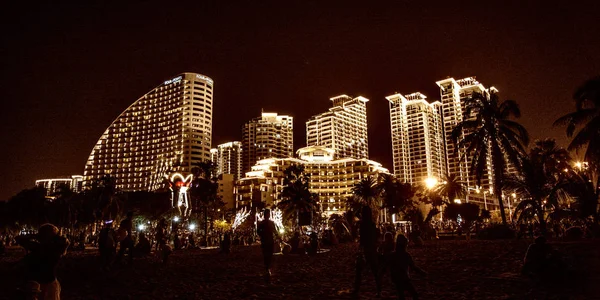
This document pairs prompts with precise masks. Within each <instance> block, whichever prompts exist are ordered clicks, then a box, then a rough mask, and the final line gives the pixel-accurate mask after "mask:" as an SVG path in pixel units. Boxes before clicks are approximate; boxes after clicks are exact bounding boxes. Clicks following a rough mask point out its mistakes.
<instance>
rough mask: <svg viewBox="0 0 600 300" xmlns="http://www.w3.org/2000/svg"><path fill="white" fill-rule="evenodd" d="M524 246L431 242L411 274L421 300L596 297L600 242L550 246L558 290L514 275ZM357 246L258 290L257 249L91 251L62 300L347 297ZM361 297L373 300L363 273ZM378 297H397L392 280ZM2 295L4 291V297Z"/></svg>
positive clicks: (78, 256)
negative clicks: (559, 272) (116, 255)
mask: <svg viewBox="0 0 600 300" xmlns="http://www.w3.org/2000/svg"><path fill="white" fill-rule="evenodd" d="M527 245H528V242H527V241H477V240H472V241H433V242H428V243H427V244H426V246H425V247H423V248H412V249H409V251H410V252H411V253H412V254H413V256H414V258H415V260H416V263H417V264H418V265H419V266H421V267H422V268H423V269H425V270H426V271H427V272H428V273H429V275H428V276H427V277H421V276H417V275H415V276H413V279H414V283H415V286H416V288H417V290H418V291H419V292H420V293H421V295H422V299H600V286H599V285H598V282H600V281H599V280H600V259H599V258H600V250H599V249H600V247H599V246H600V241H598V240H588V241H582V242H573V243H553V245H554V246H555V247H556V248H557V249H559V250H561V251H562V252H563V253H565V255H566V257H567V259H566V260H567V261H568V263H569V264H570V265H571V266H572V273H571V274H570V275H569V276H568V279H567V280H564V281H562V283H561V284H552V285H550V286H548V285H542V284H536V283H534V282H532V281H530V280H528V279H525V278H523V277H521V276H520V275H519V270H520V266H521V260H522V258H523V255H524V253H525V251H526V249H527ZM355 251H356V246H355V245H350V244H344V245H339V246H337V247H335V248H333V249H332V250H331V251H330V252H327V253H322V254H318V255H317V256H314V257H309V256H295V255H292V256H290V255H288V256H277V257H276V260H275V266H274V270H273V284H272V285H270V286H265V285H264V284H263V278H262V275H261V271H262V260H261V257H260V249H259V247H257V246H252V247H239V248H237V249H235V252H234V253H232V254H229V255H223V254H218V253H217V250H183V251H179V252H175V253H174V254H173V255H172V256H171V261H170V262H169V264H168V265H167V266H161V265H159V264H158V263H157V262H155V261H154V259H150V258H145V259H136V260H135V263H134V266H133V267H128V266H122V267H115V268H114V269H113V270H112V271H109V272H103V271H99V267H98V262H97V258H96V257H95V256H94V255H95V252H92V251H89V250H88V251H87V252H85V253H74V254H69V255H68V256H67V257H66V258H64V259H63V262H62V263H61V266H60V271H59V274H60V276H59V280H60V282H61V284H62V289H63V292H62V298H63V299H236V298H249V299H350V298H351V297H350V291H351V288H352V282H353V278H354V270H353V267H354V265H353V262H354V257H355V256H354V253H355ZM21 255H22V253H21V252H17V251H16V250H13V251H11V252H10V253H9V256H8V257H4V258H2V259H1V261H0V278H2V280H0V299H9V297H10V296H9V295H10V294H11V293H12V292H11V291H14V290H15V286H16V285H17V283H18V279H19V278H18V275H17V274H18V273H17V272H16V269H15V268H16V265H15V263H16V260H17V258H18V257H20V256H21ZM364 278H365V281H364V283H363V289H362V291H361V294H360V296H361V298H363V299H368V298H373V297H374V296H375V284H374V281H373V277H372V276H371V275H370V274H365V276H364ZM383 282H384V292H383V297H382V298H383V299H394V298H395V297H396V294H395V291H394V290H393V288H392V285H391V282H390V280H389V276H387V277H385V278H384V281H383ZM5 292H6V293H5Z"/></svg>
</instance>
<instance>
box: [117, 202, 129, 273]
mask: <svg viewBox="0 0 600 300" xmlns="http://www.w3.org/2000/svg"><path fill="white" fill-rule="evenodd" d="M132 230H133V212H131V211H130V212H128V213H127V218H125V220H123V221H121V224H120V225H119V230H118V235H119V239H120V241H121V242H120V244H119V253H118V254H117V261H119V262H120V261H121V260H122V259H123V256H124V255H125V251H127V254H128V256H129V258H128V260H129V264H132V263H133V235H132V233H131V231H132Z"/></svg>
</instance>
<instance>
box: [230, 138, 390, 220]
mask: <svg viewBox="0 0 600 300" xmlns="http://www.w3.org/2000/svg"><path fill="white" fill-rule="evenodd" d="M297 154H298V158H268V159H263V160H259V161H258V162H257V164H256V165H255V166H253V167H252V170H251V171H250V172H247V173H246V177H245V178H242V179H241V180H238V181H237V183H236V188H235V199H236V202H237V207H243V206H255V205H256V204H257V203H258V202H259V201H260V202H262V203H264V204H265V205H266V206H270V205H276V204H277V203H278V202H279V201H281V200H283V197H282V194H281V193H282V191H283V187H284V186H283V181H284V171H285V170H286V169H287V168H289V167H290V166H292V165H301V166H304V172H305V174H307V175H309V176H310V182H309V189H310V191H311V192H313V193H316V194H317V195H318V196H319V204H320V209H321V210H322V211H323V212H324V213H326V214H333V213H341V212H344V211H345V210H346V200H347V199H348V198H350V197H352V196H353V193H352V188H353V187H354V186H355V185H356V184H357V183H358V182H360V181H361V180H362V179H363V178H367V177H371V176H377V175H378V174H380V173H386V174H388V173H389V171H388V170H387V169H386V168H383V167H382V166H381V164H380V163H378V162H375V161H372V160H368V159H366V158H362V159H355V158H341V159H334V157H335V150H333V149H330V148H326V147H322V146H313V147H305V148H301V149H299V150H298V151H297Z"/></svg>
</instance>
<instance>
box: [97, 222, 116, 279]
mask: <svg viewBox="0 0 600 300" xmlns="http://www.w3.org/2000/svg"><path fill="white" fill-rule="evenodd" d="M115 249H116V243H115V232H114V230H113V229H112V220H111V221H106V222H105V224H104V228H102V230H100V234H99V236H98V250H99V251H100V261H101V263H102V268H103V269H104V270H108V269H109V268H110V263H111V261H112V258H113V256H114V255H115Z"/></svg>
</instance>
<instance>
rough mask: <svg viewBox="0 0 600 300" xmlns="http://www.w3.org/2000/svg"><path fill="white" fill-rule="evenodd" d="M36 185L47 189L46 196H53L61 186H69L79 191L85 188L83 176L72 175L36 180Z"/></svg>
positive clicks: (72, 189) (76, 191)
mask: <svg viewBox="0 0 600 300" xmlns="http://www.w3.org/2000/svg"><path fill="white" fill-rule="evenodd" d="M35 186H36V187H43V188H45V189H46V196H51V195H53V194H55V193H56V192H58V189H59V188H60V187H61V186H67V187H69V188H70V189H71V191H73V192H75V193H78V192H80V191H81V190H82V189H83V176H81V175H71V177H70V178H69V177H66V176H65V177H61V178H52V179H38V180H36V181H35Z"/></svg>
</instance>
